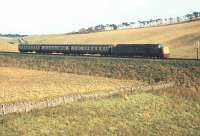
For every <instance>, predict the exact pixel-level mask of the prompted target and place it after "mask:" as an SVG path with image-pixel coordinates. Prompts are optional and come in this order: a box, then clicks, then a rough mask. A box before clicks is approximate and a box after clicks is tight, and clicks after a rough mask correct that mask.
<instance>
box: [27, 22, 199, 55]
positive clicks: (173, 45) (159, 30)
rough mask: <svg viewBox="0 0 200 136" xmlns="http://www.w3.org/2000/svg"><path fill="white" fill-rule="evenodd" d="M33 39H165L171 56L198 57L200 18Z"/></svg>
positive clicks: (41, 40) (74, 40)
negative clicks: (152, 25)
mask: <svg viewBox="0 0 200 136" xmlns="http://www.w3.org/2000/svg"><path fill="white" fill-rule="evenodd" d="M25 40H27V41H28V42H30V43H111V44H117V43H162V44H165V45H167V46H169V47H170V49H171V57H184V58H195V57H196V56H195V55H196V54H195V53H196V51H195V49H194V48H195V47H194V42H196V41H197V40H200V21H195V22H190V23H183V24H176V25H169V26H161V27H152V28H141V29H127V30H118V31H110V32H100V33H91V34H77V35H41V36H30V37H27V38H25Z"/></svg>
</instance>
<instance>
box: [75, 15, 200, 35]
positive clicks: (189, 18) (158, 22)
mask: <svg viewBox="0 0 200 136" xmlns="http://www.w3.org/2000/svg"><path fill="white" fill-rule="evenodd" d="M199 17H200V12H196V11H195V12H193V13H191V14H186V15H185V16H182V17H176V18H172V17H170V18H165V19H162V18H158V19H150V20H148V21H141V20H140V21H138V22H123V23H121V24H119V25H116V24H107V25H103V24H101V25H97V26H94V27H88V28H81V29H80V30H79V31H78V32H73V33H91V32H101V31H109V30H117V29H126V28H139V27H149V26H159V25H165V24H174V23H179V22H184V21H192V20H195V19H197V18H199Z"/></svg>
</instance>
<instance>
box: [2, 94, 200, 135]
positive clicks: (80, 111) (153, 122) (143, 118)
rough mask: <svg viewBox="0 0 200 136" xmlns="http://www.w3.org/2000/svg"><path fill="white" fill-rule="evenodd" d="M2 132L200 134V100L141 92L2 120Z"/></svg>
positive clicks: (48, 133) (15, 133)
mask: <svg viewBox="0 0 200 136" xmlns="http://www.w3.org/2000/svg"><path fill="white" fill-rule="evenodd" d="M0 135H4V136H7V135H19V136H21V135H23V136H36V135H54V136H60V135H141V136H143V135H163V136H168V135H177V136H178V135H180V136H182V135H194V136H196V135H200V103H199V102H196V101H192V100H188V99H185V98H183V97H178V98H177V97H173V96H171V97H169V96H168V95H155V94H152V93H142V92H138V93H136V94H134V95H129V96H127V95H125V96H121V97H116V98H113V99H104V100H96V101H93V100H89V101H83V102H76V103H73V104H68V105H65V106H59V107H55V108H51V109H44V110H40V111H33V112H31V113H25V114H12V115H8V116H6V117H4V118H2V119H1V120H0Z"/></svg>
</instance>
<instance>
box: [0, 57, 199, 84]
mask: <svg viewBox="0 0 200 136" xmlns="http://www.w3.org/2000/svg"><path fill="white" fill-rule="evenodd" d="M0 66H3V67H5V66H6V67H20V68H27V69H37V70H43V71H57V72H61V73H74V74H82V75H93V76H102V77H109V78H117V79H135V80H141V81H145V82H149V83H154V82H160V81H166V82H168V81H175V82H176V83H177V84H179V85H185V86H193V83H196V84H199V79H200V61H189V60H177V61H176V60H148V59H147V60H145V59H128V58H122V59H120V58H119V59H112V58H92V57H89V58H88V57H66V56H43V55H0Z"/></svg>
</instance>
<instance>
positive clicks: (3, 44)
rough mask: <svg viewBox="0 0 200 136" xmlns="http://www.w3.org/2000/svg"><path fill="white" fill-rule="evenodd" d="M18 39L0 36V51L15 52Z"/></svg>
mask: <svg viewBox="0 0 200 136" xmlns="http://www.w3.org/2000/svg"><path fill="white" fill-rule="evenodd" d="M17 45H18V41H17V39H16V38H7V37H0V51H14V52H16V51H17V50H18V49H17Z"/></svg>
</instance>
